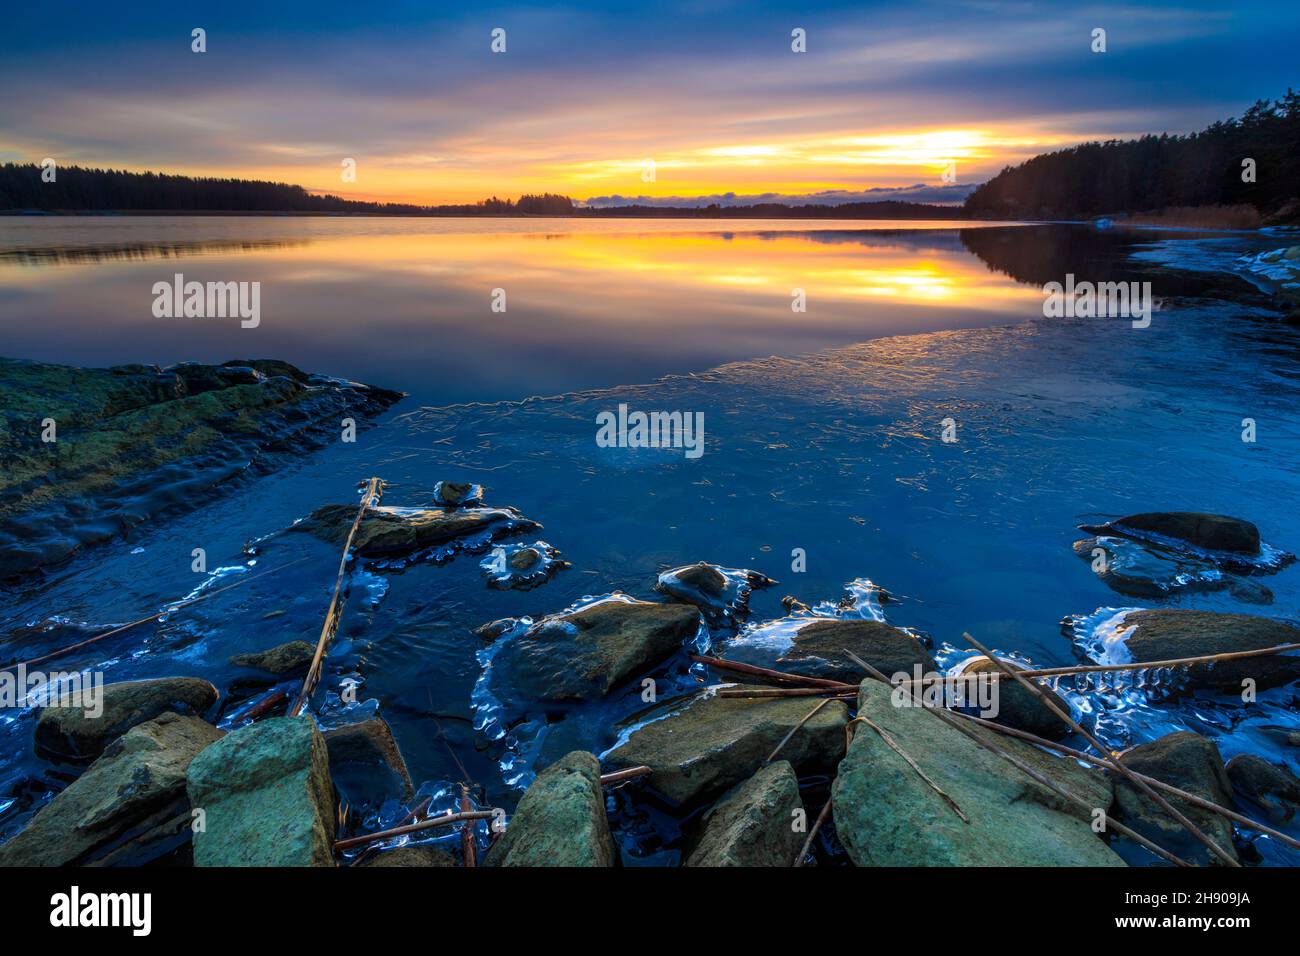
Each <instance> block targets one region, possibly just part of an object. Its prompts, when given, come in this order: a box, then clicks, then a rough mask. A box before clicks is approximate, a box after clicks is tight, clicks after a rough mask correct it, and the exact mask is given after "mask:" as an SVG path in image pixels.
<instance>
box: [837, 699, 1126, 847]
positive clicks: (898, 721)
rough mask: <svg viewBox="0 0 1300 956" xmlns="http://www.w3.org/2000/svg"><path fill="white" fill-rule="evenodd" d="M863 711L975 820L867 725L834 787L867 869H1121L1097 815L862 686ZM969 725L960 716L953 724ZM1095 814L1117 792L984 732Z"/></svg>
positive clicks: (845, 831)
mask: <svg viewBox="0 0 1300 956" xmlns="http://www.w3.org/2000/svg"><path fill="white" fill-rule="evenodd" d="M858 714H859V716H864V717H866V718H868V719H869V720H871V721H872V722H873V723H875V724H876V725H877V726H879V727H881V728H882V729H883V730H885V732H886V733H888V734H889V735H890V736H891V737H892V738H893V740H894V741H895V743H897V745H898V746H899V747H900V748H901V749H902V750H903V751H905V752H906V753H907V754H908V756H910V757H911V758H912V760H914V761H915V762H916V764H917V766H919V767H920V768H921V770H923V771H924V772H925V774H926V775H927V776H928V777H929V778H930V779H931V780H932V781H933V782H934V783H935V785H937V786H938V787H939V788H940V789H942V790H943V791H944V793H946V794H948V795H949V796H950V797H951V798H952V799H953V800H954V801H955V802H956V804H957V805H958V806H959V807H960V808H961V809H962V812H963V813H965V814H966V816H967V817H968V819H969V822H968V821H966V820H963V819H962V818H961V817H959V816H958V815H957V813H956V812H955V811H954V810H953V808H952V807H951V806H949V805H948V803H947V802H946V801H945V800H944V799H943V797H941V796H940V795H939V794H938V793H936V792H935V791H934V789H933V788H932V787H931V786H930V785H929V784H927V783H926V782H925V781H924V780H923V779H921V777H920V775H919V774H918V773H917V772H916V770H915V769H914V768H913V767H912V766H910V765H909V764H908V763H907V761H906V760H904V758H903V757H902V756H900V755H899V754H898V753H897V752H896V751H895V750H894V749H892V748H891V747H890V746H889V745H888V744H886V743H885V741H884V740H883V739H882V738H881V736H880V735H879V734H878V733H877V732H876V731H875V730H874V729H872V728H871V727H869V726H867V725H866V724H865V723H860V724H857V725H855V726H856V730H855V732H854V735H853V742H852V743H851V744H850V745H849V749H848V754H847V755H846V756H845V758H844V760H843V762H841V763H840V766H839V771H838V773H837V774H836V777H835V783H834V784H833V786H832V789H831V797H832V801H833V802H832V813H833V814H834V819H835V830H836V833H837V835H838V836H839V839H840V842H841V843H843V844H844V847H845V848H846V849H847V850H848V853H849V857H850V858H851V859H852V860H853V862H854V863H856V864H857V865H858V866H1123V865H1124V862H1123V861H1122V860H1121V859H1120V858H1119V857H1118V856H1117V855H1116V854H1115V853H1114V852H1112V851H1111V849H1110V848H1109V847H1108V846H1107V845H1106V844H1105V843H1104V842H1103V841H1102V840H1101V838H1100V837H1099V836H1098V835H1097V834H1095V833H1094V832H1093V831H1092V828H1091V826H1090V820H1091V815H1090V814H1089V813H1086V812H1085V811H1083V810H1082V809H1081V808H1077V807H1076V806H1074V805H1073V804H1070V803H1067V802H1066V801H1065V800H1064V799H1063V798H1061V797H1059V796H1057V795H1056V794H1054V793H1053V792H1052V791H1051V790H1050V789H1048V788H1047V787H1044V786H1043V785H1042V784H1040V783H1038V782H1037V781H1035V780H1033V779H1032V778H1030V777H1029V776H1028V775H1027V774H1025V773H1023V772H1022V771H1020V770H1018V769H1016V768H1015V767H1013V766H1012V765H1011V764H1009V763H1008V762H1006V761H1005V760H1003V759H1002V758H1001V757H999V756H997V755H995V754H993V753H990V752H989V751H988V750H985V749H984V748H983V747H981V746H980V745H979V744H977V743H976V742H975V741H974V740H971V739H970V738H969V737H967V736H965V735H964V734H963V733H961V732H960V731H958V730H957V729H955V728H954V727H951V726H949V725H948V724H946V723H945V722H944V721H943V720H941V719H940V718H939V717H938V716H937V715H936V714H934V713H932V712H930V711H929V710H926V709H924V708H921V707H898V706H895V705H894V703H893V702H892V701H891V690H890V688H889V687H887V686H886V685H884V684H881V683H879V682H878V681H870V680H868V681H864V682H863V684H862V686H861V688H860V690H859V696H858ZM954 719H960V718H954ZM976 733H979V734H981V735H982V736H983V737H984V738H985V739H987V740H989V741H991V742H992V743H993V744H994V745H995V746H997V747H999V748H1000V749H1002V750H1004V751H1007V752H1010V753H1011V754H1012V755H1013V756H1015V757H1016V758H1017V759H1019V760H1021V761H1022V762H1024V763H1026V764H1029V765H1030V766H1032V767H1033V768H1034V769H1035V770H1037V771H1038V772H1040V773H1042V774H1043V775H1044V776H1046V777H1048V778H1049V779H1053V780H1054V781H1055V782H1056V783H1057V784H1058V786H1060V787H1061V788H1062V789H1064V790H1066V791H1068V792H1071V793H1074V794H1076V795H1077V796H1079V797H1080V798H1082V799H1083V800H1084V801H1085V802H1086V803H1087V804H1088V806H1090V807H1095V808H1097V809H1101V810H1106V809H1108V808H1109V806H1110V802H1111V789H1110V784H1109V783H1108V782H1107V780H1106V778H1105V777H1104V776H1103V775H1102V774H1100V773H1095V772H1092V771H1089V770H1085V769H1083V768H1081V767H1079V766H1078V764H1076V763H1074V762H1073V761H1070V760H1066V759H1063V758H1058V757H1053V756H1049V755H1047V754H1045V753H1044V752H1043V751H1041V750H1038V749H1037V748H1035V747H1032V746H1030V745H1029V744H1025V743H1023V742H1022V741H1018V740H1013V739H1011V738H1009V737H1006V736H1004V735H1000V734H996V733H994V732H992V731H988V730H976Z"/></svg>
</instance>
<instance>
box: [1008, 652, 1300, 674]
mask: <svg viewBox="0 0 1300 956" xmlns="http://www.w3.org/2000/svg"><path fill="white" fill-rule="evenodd" d="M1295 650H1300V644H1279V645H1277V646H1276V647H1261V648H1256V649H1255V650H1253V651H1225V652H1224V653H1222V654H1202V655H1200V656H1199V657H1176V658H1174V659H1173V660H1168V661H1147V662H1146V663H1135V664H1084V665H1080V666H1078V667H1040V668H1038V669H1036V670H1023V671H1021V672H1020V675H1021V676H1022V677H1064V676H1067V675H1070V674H1098V673H1113V672H1115V671H1138V670H1147V669H1149V668H1158V667H1185V666H1187V665H1189V664H1214V663H1216V662H1218V661H1234V660H1241V659H1242V658H1247V657H1268V656H1270V655H1273V654H1281V653H1283V652H1284V651H1295Z"/></svg>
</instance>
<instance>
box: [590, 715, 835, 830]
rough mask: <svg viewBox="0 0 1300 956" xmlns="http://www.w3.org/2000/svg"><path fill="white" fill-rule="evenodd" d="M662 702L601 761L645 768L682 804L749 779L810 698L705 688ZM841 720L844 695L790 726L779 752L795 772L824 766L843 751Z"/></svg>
mask: <svg viewBox="0 0 1300 956" xmlns="http://www.w3.org/2000/svg"><path fill="white" fill-rule="evenodd" d="M667 706H668V708H670V709H669V711H668V714H667V716H661V717H658V718H656V719H651V720H649V721H648V722H647V723H644V724H642V725H640V726H639V727H636V728H635V729H634V730H632V731H631V732H630V733H629V734H628V735H627V739H626V740H625V741H623V742H622V743H621V744H619V745H618V746H616V747H615V748H614V749H613V750H611V751H610V752H609V753H608V754H606V755H605V762H606V763H607V764H608V765H609V766H610V767H612V768H613V769H615V770H621V769H625V768H627V767H636V766H640V765H642V764H644V765H646V766H648V767H650V769H651V770H652V771H653V773H652V774H651V775H650V777H649V778H648V779H647V782H648V783H649V785H650V787H651V788H652V789H654V790H655V791H656V792H657V793H658V794H659V795H660V796H662V797H663V798H664V799H665V800H667V801H668V802H669V803H671V804H674V805H676V806H682V807H686V806H693V805H697V804H699V803H701V802H703V801H704V800H707V799H709V798H711V797H714V796H716V795H718V794H720V793H722V792H724V791H726V790H728V789H729V788H731V787H733V786H735V785H736V784H738V783H740V782H741V781H742V780H746V779H748V778H749V777H750V776H751V775H752V774H753V773H754V772H755V771H756V770H758V768H759V767H761V766H762V764H763V762H764V761H765V760H766V759H767V758H768V756H769V755H770V754H771V753H772V751H773V750H774V749H775V748H776V746H777V744H779V743H780V742H781V740H782V738H784V737H785V735H786V734H788V733H789V732H790V731H791V730H793V729H794V727H795V726H796V725H797V724H798V723H799V722H800V721H801V720H803V718H804V717H806V716H807V715H808V712H809V711H810V710H811V709H812V708H813V706H815V703H809V701H808V699H807V698H803V697H792V698H767V699H756V700H744V699H738V698H724V697H718V696H716V695H714V694H706V695H703V696H694V697H690V698H687V699H685V700H684V701H678V702H672V703H670V704H668V705H667ZM847 720H848V708H847V707H845V705H844V703H843V701H838V700H834V701H831V702H830V703H828V704H827V705H826V706H824V707H822V708H821V710H819V711H818V712H817V714H816V716H814V717H813V718H812V719H811V720H809V721H808V722H807V723H805V724H804V725H803V726H802V727H800V728H799V730H798V731H796V732H795V734H794V736H793V737H791V738H790V741H789V742H788V743H787V744H786V745H785V746H784V747H783V748H782V749H781V753H780V756H781V757H782V758H783V759H784V760H786V761H788V762H789V763H790V764H791V766H793V767H794V768H795V770H796V771H797V772H798V773H799V774H800V775H806V774H818V773H829V772H831V771H832V770H833V769H834V768H835V765H836V764H837V763H838V762H839V760H840V758H841V757H842V756H843V755H844V725H845V722H846V721H847Z"/></svg>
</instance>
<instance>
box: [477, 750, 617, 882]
mask: <svg viewBox="0 0 1300 956" xmlns="http://www.w3.org/2000/svg"><path fill="white" fill-rule="evenodd" d="M617 859H618V853H617V851H616V850H615V848H614V840H613V837H611V836H610V833H609V821H608V819H607V818H606V817H605V795H604V793H602V792H601V786H600V764H599V763H598V762H597V760H596V758H595V757H593V756H592V755H591V754H589V753H584V752H583V751H580V750H578V751H574V752H573V753H570V754H568V755H566V756H564V757H562V758H561V759H560V760H558V761H556V762H555V763H553V764H551V765H550V766H549V767H547V768H546V769H545V770H543V771H542V772H541V773H540V774H538V776H537V779H536V780H534V781H533V783H532V786H530V787H529V788H528V790H527V791H526V792H525V793H524V795H523V798H522V799H521V800H520V801H519V807H518V808H517V809H516V810H515V813H514V816H513V817H511V818H510V823H509V825H508V826H507V827H506V830H505V833H503V834H502V835H501V838H500V839H498V840H497V842H496V843H495V844H493V846H492V848H491V849H490V850H488V853H487V857H486V859H484V861H483V865H484V866H587V867H590V866H613V865H614V862H615V861H616V860H617Z"/></svg>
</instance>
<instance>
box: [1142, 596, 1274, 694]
mask: <svg viewBox="0 0 1300 956" xmlns="http://www.w3.org/2000/svg"><path fill="white" fill-rule="evenodd" d="M1123 627H1125V628H1132V630H1131V631H1129V633H1128V634H1127V636H1126V638H1125V641H1124V643H1125V646H1126V648H1127V649H1128V653H1129V654H1130V655H1131V656H1132V659H1133V661H1134V662H1136V663H1145V662H1149V661H1162V660H1175V659H1178V658H1182V657H1201V656H1203V655H1208V654H1223V653H1227V652H1230V651H1248V650H1257V649H1261V648H1266V647H1276V646H1278V645H1279V644H1297V643H1300V628H1297V627H1295V626H1293V625H1291V624H1285V623H1283V622H1281V621H1274V620H1272V619H1270V618H1266V617H1256V616H1254V615H1250V614H1219V613H1215V612H1212V611H1190V610H1184V609H1172V608H1171V609H1158V610H1150V611H1132V612H1130V613H1128V614H1127V615H1126V616H1125V617H1124V621H1123ZM1186 675H1187V680H1188V683H1189V684H1190V685H1191V686H1193V687H1208V688H1215V689H1218V690H1220V691H1223V692H1225V693H1232V692H1238V693H1239V692H1240V691H1241V689H1242V681H1243V680H1245V679H1247V678H1250V679H1252V680H1254V681H1255V684H1256V686H1257V687H1258V688H1259V689H1261V690H1263V689H1267V688H1269V687H1278V686H1281V685H1283V684H1288V683H1290V682H1291V681H1293V680H1296V679H1297V678H1300V658H1296V657H1294V656H1289V655H1285V654H1275V655H1269V656H1263V657H1248V658H1245V659H1242V660H1229V661H1218V662H1216V663H1214V664H1212V665H1209V664H1196V665H1193V666H1191V667H1188V668H1186Z"/></svg>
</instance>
